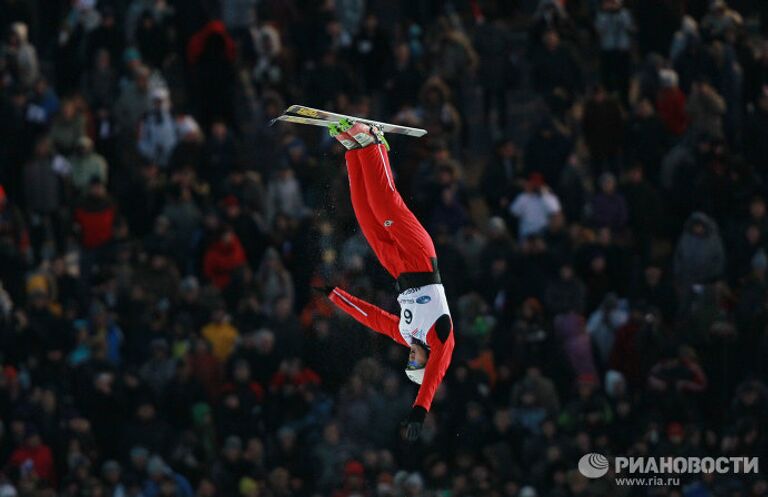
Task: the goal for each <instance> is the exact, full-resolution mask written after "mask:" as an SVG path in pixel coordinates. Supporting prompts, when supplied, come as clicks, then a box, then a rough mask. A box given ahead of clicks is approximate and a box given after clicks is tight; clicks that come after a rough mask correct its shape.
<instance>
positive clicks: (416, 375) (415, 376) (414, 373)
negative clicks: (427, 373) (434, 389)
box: [405, 368, 426, 385]
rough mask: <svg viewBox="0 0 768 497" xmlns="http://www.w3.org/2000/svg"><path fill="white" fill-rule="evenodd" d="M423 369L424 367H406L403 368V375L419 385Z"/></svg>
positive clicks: (422, 378) (422, 379) (422, 376)
mask: <svg viewBox="0 0 768 497" xmlns="http://www.w3.org/2000/svg"><path fill="white" fill-rule="evenodd" d="M425 369H426V368H419V369H406V370H405V375H406V376H407V377H408V379H409V380H411V381H412V382H414V383H416V384H417V385H421V383H422V382H423V381H424V370H425Z"/></svg>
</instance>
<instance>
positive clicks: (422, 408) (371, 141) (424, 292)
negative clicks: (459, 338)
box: [326, 120, 454, 441]
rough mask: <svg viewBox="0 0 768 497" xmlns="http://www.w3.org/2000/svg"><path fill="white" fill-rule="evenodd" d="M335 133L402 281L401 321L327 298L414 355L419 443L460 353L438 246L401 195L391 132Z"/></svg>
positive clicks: (355, 198)
mask: <svg viewBox="0 0 768 497" xmlns="http://www.w3.org/2000/svg"><path fill="white" fill-rule="evenodd" d="M329 132H330V134H331V136H333V137H334V138H336V139H337V140H338V141H339V142H341V143H342V144H343V145H344V147H346V149H347V153H346V161H347V171H348V172H349V186H350V194H351V197H352V207H353V209H354V211H355V216H356V217H357V222H358V223H359V224H360V228H361V229H362V231H363V235H364V236H365V238H366V240H368V244H369V245H370V246H371V248H372V249H373V252H374V253H375V254H376V257H378V259H379V261H380V262H381V264H382V265H383V266H384V268H385V269H386V270H387V271H388V272H389V274H391V275H392V277H393V278H395V280H396V288H397V291H398V293H399V295H398V296H397V302H398V303H399V304H400V316H399V317H398V316H396V315H394V314H390V313H389V312H386V311H384V310H383V309H381V308H379V307H376V306H375V305H373V304H370V303H368V302H365V301H364V300H361V299H359V298H357V297H354V296H352V295H350V294H349V293H347V292H345V291H344V290H342V289H341V288H338V287H336V288H328V289H326V291H327V292H328V297H329V298H330V299H331V301H332V302H333V303H334V304H335V305H336V306H337V307H339V308H340V309H341V310H343V311H344V312H346V313H347V314H349V315H350V316H352V317H353V318H355V319H356V320H357V321H359V322H360V323H362V324H363V325H365V326H367V327H368V328H371V329H372V330H374V331H377V332H379V333H381V334H383V335H387V336H388V337H390V338H391V339H392V340H394V341H396V342H397V343H399V344H401V345H403V346H405V347H408V348H409V349H410V352H409V354H408V363H407V366H406V368H405V374H406V375H407V376H408V378H409V379H410V380H411V381H412V382H414V383H416V384H418V385H420V387H419V393H418V395H417V396H416V400H415V401H414V403H413V407H412V409H411V412H410V414H409V415H408V418H407V419H406V421H405V422H404V425H405V432H404V436H405V438H406V439H407V440H409V441H415V440H417V439H418V438H419V434H420V433H421V427H422V424H423V422H424V417H425V416H426V414H427V412H428V411H429V408H430V406H431V405H432V399H433V398H434V397H435V392H436V391H437V387H438V386H439V385H440V382H441V381H442V380H443V377H444V376H445V372H446V370H447V369H448V365H449V364H450V363H451V355H452V353H453V347H454V336H453V321H452V320H451V311H450V310H449V309H448V302H447V300H446V297H445V289H444V288H443V285H442V283H441V279H440V272H439V271H438V268H437V256H436V253H435V246H434V244H433V243H432V239H431V238H430V236H429V234H428V233H427V231H426V230H425V229H424V227H423V226H422V225H421V223H419V221H418V220H417V219H416V216H414V214H413V213H412V212H411V211H410V209H408V207H407V206H406V205H405V203H404V202H403V199H402V198H401V197H400V194H399V193H398V191H397V189H396V188H395V183H394V180H393V176H392V168H391V167H390V165H389V155H388V151H389V145H388V144H387V142H386V140H385V138H384V134H383V132H382V131H381V130H380V129H379V128H377V127H375V126H370V125H368V124H365V123H360V122H351V121H348V120H342V121H341V122H340V123H339V125H338V126H337V125H331V126H330V128H329Z"/></svg>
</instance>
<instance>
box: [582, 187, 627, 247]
mask: <svg viewBox="0 0 768 497" xmlns="http://www.w3.org/2000/svg"><path fill="white" fill-rule="evenodd" d="M598 181H599V183H600V191H599V192H598V193H596V194H595V195H594V196H593V197H592V199H591V200H590V202H589V206H588V212H589V218H590V220H591V221H592V224H593V225H594V226H595V227H596V228H599V229H600V228H608V229H610V230H611V231H613V232H614V233H621V232H622V231H623V230H624V228H625V227H626V225H627V217H628V214H627V202H626V201H625V200H624V196H623V195H622V194H621V193H619V192H617V191H616V178H615V177H614V176H613V174H611V173H603V174H602V175H601V176H600V179H599V180H598Z"/></svg>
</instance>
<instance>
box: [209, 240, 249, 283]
mask: <svg viewBox="0 0 768 497" xmlns="http://www.w3.org/2000/svg"><path fill="white" fill-rule="evenodd" d="M245 261H246V258H245V250H244V249H243V245H242V244H241V243H240V240H239V239H238V238H237V236H236V235H235V234H234V233H232V235H231V238H230V239H229V241H223V240H219V241H217V242H215V243H213V244H212V245H211V246H210V247H208V250H206V251H205V260H204V261H203V272H204V273H205V275H206V276H207V277H208V278H209V279H210V280H211V282H213V285H214V286H215V287H216V288H218V289H219V290H221V289H224V288H226V287H227V286H228V285H229V282H230V280H231V279H232V271H234V270H235V269H237V268H239V267H241V266H244V265H245Z"/></svg>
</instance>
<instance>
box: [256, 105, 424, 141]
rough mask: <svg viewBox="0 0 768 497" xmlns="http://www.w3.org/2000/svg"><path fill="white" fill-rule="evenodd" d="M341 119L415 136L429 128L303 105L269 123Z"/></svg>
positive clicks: (317, 123)
mask: <svg viewBox="0 0 768 497" xmlns="http://www.w3.org/2000/svg"><path fill="white" fill-rule="evenodd" d="M341 119H348V120H350V121H357V122H363V123H368V124H373V125H375V126H378V127H379V128H381V130H382V131H383V132H384V133H395V134H398V135H407V136H415V137H420V136H424V135H426V134H427V130H425V129H421V128H411V127H410V126H400V125H397V124H390V123H383V122H379V121H372V120H370V119H363V118H361V117H355V116H347V115H344V114H337V113H335V112H328V111H326V110H320V109H313V108H312V107H305V106H303V105H291V106H290V107H288V109H287V110H286V111H285V112H283V114H282V115H281V116H279V117H276V118H275V119H273V120H272V121H271V122H270V123H269V124H270V126H271V125H272V124H274V123H275V122H276V121H284V122H289V123H296V124H310V125H312V126H323V127H327V126H328V125H329V124H332V123H336V124H338V122H339V121H340V120H341Z"/></svg>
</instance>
